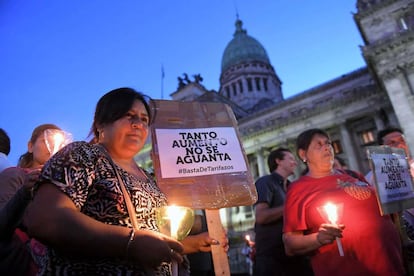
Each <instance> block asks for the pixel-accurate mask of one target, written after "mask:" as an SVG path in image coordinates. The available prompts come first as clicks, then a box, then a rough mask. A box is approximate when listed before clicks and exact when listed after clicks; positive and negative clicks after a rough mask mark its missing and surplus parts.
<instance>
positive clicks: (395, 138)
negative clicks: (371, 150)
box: [365, 126, 414, 185]
mask: <svg viewBox="0 0 414 276" xmlns="http://www.w3.org/2000/svg"><path fill="white" fill-rule="evenodd" d="M377 143H378V145H380V146H382V145H384V146H389V147H393V148H400V149H403V150H404V151H405V154H406V156H407V158H408V161H409V163H410V164H412V163H413V160H412V159H411V153H410V149H409V148H408V144H407V143H406V142H405V138H404V132H403V131H402V130H401V128H398V127H393V126H391V127H388V128H385V129H383V130H380V131H379V132H378V133H377ZM411 174H412V175H414V169H413V168H411ZM365 178H366V179H367V180H368V182H369V183H370V184H371V185H375V183H374V181H375V180H374V175H373V174H372V171H369V172H368V173H367V174H366V175H365Z"/></svg>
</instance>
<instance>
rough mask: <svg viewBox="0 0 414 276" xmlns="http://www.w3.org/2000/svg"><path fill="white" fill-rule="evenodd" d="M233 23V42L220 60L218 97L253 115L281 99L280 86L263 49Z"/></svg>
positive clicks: (240, 23) (239, 23) (241, 24)
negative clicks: (234, 29) (221, 96)
mask: <svg viewBox="0 0 414 276" xmlns="http://www.w3.org/2000/svg"><path fill="white" fill-rule="evenodd" d="M242 26H243V23H242V21H241V20H239V19H237V21H236V31H235V32H234V37H233V39H232V40H231V41H230V42H229V44H227V46H226V48H225V50H224V53H223V58H222V60H221V76H220V86H221V87H220V89H219V94H220V95H223V96H224V97H226V98H228V99H230V100H232V101H233V102H236V103H237V104H238V105H239V106H241V107H242V108H243V109H245V110H246V111H247V112H248V113H254V112H255V111H259V110H261V109H263V108H266V107H269V106H272V105H274V104H275V103H277V102H279V101H281V100H283V96H282V83H281V81H280V79H279V77H278V76H277V75H276V73H275V70H274V69H273V66H272V64H271V63H270V60H269V57H268V55H267V53H266V50H265V48H264V47H263V46H262V45H261V44H260V43H259V42H258V41H257V40H256V39H254V38H253V37H251V36H249V35H248V34H247V31H246V30H245V29H243V28H242Z"/></svg>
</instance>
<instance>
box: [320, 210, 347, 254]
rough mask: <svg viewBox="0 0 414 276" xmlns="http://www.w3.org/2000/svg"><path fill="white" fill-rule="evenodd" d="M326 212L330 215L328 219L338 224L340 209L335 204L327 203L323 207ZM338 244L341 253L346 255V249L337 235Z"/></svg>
mask: <svg viewBox="0 0 414 276" xmlns="http://www.w3.org/2000/svg"><path fill="white" fill-rule="evenodd" d="M323 209H324V210H325V212H326V214H327V215H328V220H329V222H330V223H331V224H334V225H336V226H337V221H338V210H337V207H336V205H335V204H332V203H327V204H325V206H324V207H323ZM336 244H337V245H338V250H339V255H340V256H344V249H343V248H342V243H341V239H340V238H339V237H336Z"/></svg>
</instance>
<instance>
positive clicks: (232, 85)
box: [231, 82, 237, 96]
mask: <svg viewBox="0 0 414 276" xmlns="http://www.w3.org/2000/svg"><path fill="white" fill-rule="evenodd" d="M231 88H232V89H233V96H236V95H237V89H236V84H235V83H234V82H233V83H232V84H231Z"/></svg>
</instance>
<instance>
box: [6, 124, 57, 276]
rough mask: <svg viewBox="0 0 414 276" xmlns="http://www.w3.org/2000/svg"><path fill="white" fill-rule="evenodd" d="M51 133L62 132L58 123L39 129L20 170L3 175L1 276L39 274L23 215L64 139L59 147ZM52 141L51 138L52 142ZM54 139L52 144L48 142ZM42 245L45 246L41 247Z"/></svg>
mask: <svg viewBox="0 0 414 276" xmlns="http://www.w3.org/2000/svg"><path fill="white" fill-rule="evenodd" d="M49 133H53V134H56V133H61V134H62V135H61V137H63V132H61V129H60V128H59V127H57V126H56V125H54V124H43V125H39V126H37V127H36V128H35V129H34V130H33V132H32V136H31V138H30V140H29V142H28V151H27V152H26V153H25V154H23V155H22V156H21V157H20V162H19V167H10V168H7V169H6V170H4V171H2V172H1V173H0V256H1V258H0V274H1V275H3V274H4V273H6V274H7V275H11V274H13V275H35V274H36V273H37V267H36V266H35V264H34V262H33V260H32V257H31V253H30V252H29V250H28V243H29V242H30V239H29V237H28V235H27V233H26V227H25V225H24V224H23V223H22V218H23V214H24V212H25V209H26V207H27V205H28V204H29V202H30V200H31V195H32V188H33V185H34V183H35V182H36V180H37V179H38V176H39V173H40V168H41V167H42V166H43V165H44V163H45V162H46V161H47V160H48V159H49V158H50V156H51V155H52V154H53V153H54V152H52V151H51V150H50V147H48V146H47V145H48V144H49V145H52V144H53V146H54V148H55V149H56V150H58V149H59V148H60V147H61V146H63V145H64V144H63V142H64V140H61V142H59V143H60V144H59V145H57V144H56V147H55V144H54V141H52V140H53V137H50V135H49ZM49 138H50V139H49ZM48 140H50V141H48ZM39 246H41V245H40V244H39Z"/></svg>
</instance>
